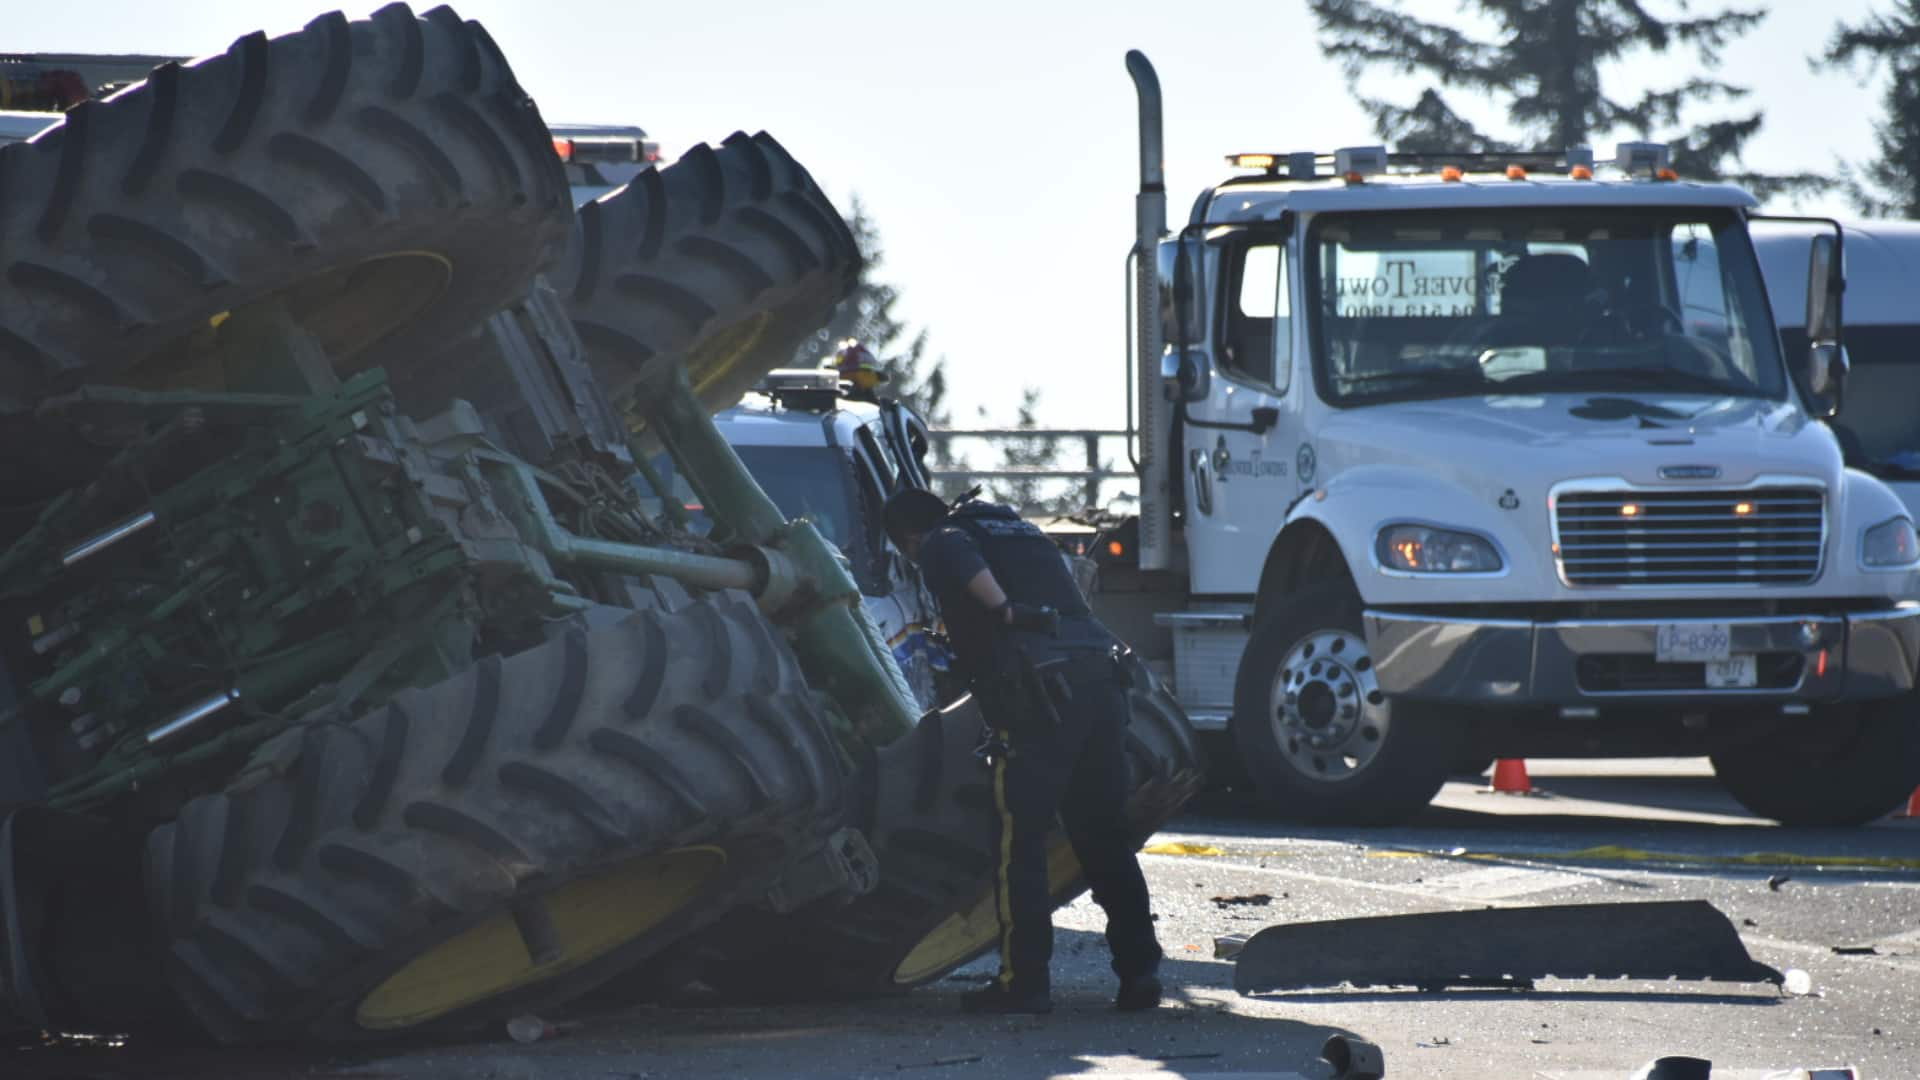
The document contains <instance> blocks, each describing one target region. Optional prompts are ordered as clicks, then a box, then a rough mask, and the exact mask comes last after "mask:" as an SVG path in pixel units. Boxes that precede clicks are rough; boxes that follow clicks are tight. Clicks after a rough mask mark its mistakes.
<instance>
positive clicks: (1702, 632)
mask: <svg viewBox="0 0 1920 1080" xmlns="http://www.w3.org/2000/svg"><path fill="white" fill-rule="evenodd" d="M1732 654H1733V633H1732V631H1730V630H1728V629H1727V624H1726V623H1667V624H1665V625H1664V626H1662V627H1660V629H1659V630H1658V631H1656V632H1655V634H1654V637H1653V658H1654V659H1655V660H1657V661H1659V662H1660V663H1662V664H1700V663H1706V662H1709V661H1713V660H1725V659H1727V658H1728V657H1729V656H1731V655H1732Z"/></svg>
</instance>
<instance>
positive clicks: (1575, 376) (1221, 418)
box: [1100, 53, 1920, 822]
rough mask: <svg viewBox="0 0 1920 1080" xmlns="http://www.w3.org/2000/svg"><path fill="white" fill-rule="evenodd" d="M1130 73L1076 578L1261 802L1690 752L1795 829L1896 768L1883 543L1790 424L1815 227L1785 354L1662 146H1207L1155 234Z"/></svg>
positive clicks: (1372, 809) (1149, 156)
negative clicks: (1131, 471) (1793, 359)
mask: <svg viewBox="0 0 1920 1080" xmlns="http://www.w3.org/2000/svg"><path fill="white" fill-rule="evenodd" d="M1128 66H1129V69H1130V70H1131V71H1132V73H1133V75H1134V78H1135V82H1136V85H1137V87H1138V89H1139V92H1140V97H1141V137H1142V144H1141V161H1142V177H1141V181H1142V182H1141V195H1140V199H1139V215H1138V222H1137V225H1138V228H1137V235H1136V246H1135V249H1134V256H1133V259H1134V262H1133V267H1134V275H1133V282H1134V285H1135V288H1136V292H1135V296H1134V300H1133V311H1134V314H1135V319H1136V326H1135V347H1136V352H1135V363H1136V365H1137V367H1136V370H1135V378H1137V380H1138V381H1137V384H1136V385H1137V388H1138V395H1137V396H1138V399H1139V402H1140V412H1141V416H1140V421H1139V429H1138V445H1137V448H1136V450H1137V460H1138V464H1139V471H1140V476H1141V514H1140V518H1139V521H1138V525H1137V534H1133V533H1129V534H1128V535H1127V536H1126V537H1123V538H1122V544H1121V546H1122V548H1123V549H1126V550H1128V551H1129V552H1130V553H1131V554H1132V555H1133V556H1134V557H1135V558H1136V559H1137V562H1134V563H1132V565H1125V566H1116V565H1113V561H1112V560H1108V561H1109V565H1108V566H1107V567H1105V568H1104V569H1103V572H1102V578H1101V580H1102V583H1103V585H1102V591H1101V595H1100V608H1101V612H1102V614H1103V616H1105V617H1106V618H1107V619H1108V621H1109V622H1110V624H1112V625H1114V626H1115V627H1116V629H1118V630H1119V631H1120V632H1121V633H1122V634H1123V636H1127V637H1128V638H1129V639H1130V640H1132V641H1134V642H1135V644H1136V647H1141V646H1142V645H1143V644H1144V645H1145V649H1144V651H1146V652H1148V654H1149V656H1150V658H1151V657H1152V656H1153V654H1154V653H1158V654H1160V655H1159V658H1160V659H1162V660H1163V661H1166V662H1170V666H1171V672H1172V675H1173V678H1174V685H1175V687H1176V691H1177V693H1178V695H1179V697H1180V698H1181V700H1182V703H1183V704H1184V705H1185V706H1186V708H1187V709H1188V711H1189V714H1190V715H1191V716H1193V717H1194V719H1195V720H1196V721H1199V722H1200V723H1202V724H1203V725H1205V724H1207V723H1208V722H1209V721H1211V726H1213V727H1215V728H1216V729H1218V728H1221V727H1224V728H1225V730H1226V731H1227V732H1228V733H1229V734H1230V736H1231V739H1232V743H1233V745H1234V748H1235V750H1236V751H1237V754H1236V755H1235V756H1236V758H1237V760H1238V762H1239V764H1240V765H1241V766H1243V767H1244V769H1245V770H1246V772H1247V774H1248V775H1249V777H1250V778H1251V780H1252V781H1253V783H1254V784H1255V786H1256V787H1258V788H1259V790H1260V791H1261V792H1262V793H1263V794H1264V795H1265V796H1266V797H1267V798H1268V800H1269V801H1270V802H1271V803H1272V804H1273V806H1274V807H1275V808H1276V809H1278V810H1280V811H1281V812H1283V813H1285V814H1287V815H1289V816H1293V817H1297V818H1304V819H1310V820H1323V821H1343V822H1366V821H1390V820H1394V819H1398V818H1402V817H1405V816H1406V815H1408V814H1410V813H1412V812H1414V811H1415V810H1417V809H1418V808H1420V807H1421V806H1424V805H1425V804H1426V803H1427V802H1428V801H1429V800H1430V799H1431V798H1432V796H1433V794H1434V793H1435V791H1437V790H1438V788H1439V786H1440V784H1441V782H1442V781H1443V779H1444V777H1445V776H1446V775H1447V773H1448V772H1449V770H1450V768H1451V767H1452V766H1454V765H1456V764H1457V763H1460V762H1462V761H1472V760H1475V759H1480V760H1484V759H1485V758H1487V757H1491V756H1496V755H1497V756H1502V757H1517V756H1531V755H1546V754H1552V755H1565V756H1635V755H1652V754H1675V753H1679V754H1687V753H1696V754H1697V753H1705V754H1711V755H1712V757H1713V761H1714V764H1715V767H1716V771H1717V772H1718V774H1719V776H1720V777H1721V779H1722V781H1723V782H1724V783H1725V784H1726V785H1727V787H1728V788H1729V789H1730V790H1731V791H1732V793H1733V794H1734V795H1736V796H1737V797H1738V798H1739V799H1741V801H1742V802H1744V803H1745V804H1746V805H1747V806H1749V807H1750V808H1752V809H1754V810H1755V811H1757V812H1759V813H1761V814H1763V815H1766V816H1769V817H1774V818H1777V819H1780V820H1783V821H1794V822H1853V821H1864V820H1868V819H1870V818H1873V817H1877V816H1879V815H1880V814H1882V813H1884V812H1886V811H1887V810H1889V809H1891V808H1892V807H1893V806H1894V805H1896V804H1897V803H1898V802H1899V801H1900V800H1901V799H1902V798H1903V797H1904V795H1905V793H1906V792H1907V791H1910V790H1912V788H1913V786H1914V784H1915V781H1916V779H1920V728H1917V727H1916V723H1917V722H1920V717H1916V714H1915V713H1914V711H1913V707H1912V706H1913V694H1912V690H1913V687H1914V681H1915V671H1916V665H1917V664H1920V604H1916V599H1920V543H1917V542H1916V537H1915V533H1914V527H1913V521H1912V517H1911V515H1910V513H1909V512H1908V510H1907V509H1906V508H1905V507H1904V506H1903V505H1902V504H1901V502H1900V500H1899V499H1898V498H1897V497H1896V496H1895V495H1894V493H1893V492H1892V491H1890V490H1889V489H1888V487H1887V486H1886V484H1884V483H1882V482H1881V481H1880V480H1878V479H1876V478H1874V477H1873V476H1871V475H1868V474H1867V473H1865V472H1862V471H1858V470H1854V469H1849V468H1846V467H1845V466H1844V465H1843V463H1842V456H1841V450H1840V446H1839V444H1838V442H1837V441H1836V439H1835V437H1834V434H1833V432H1832V431H1831V430H1830V429H1829V428H1828V426H1827V425H1826V424H1825V423H1822V422H1821V418H1822V417H1825V416H1828V415H1830V414H1831V413H1832V411H1833V409H1834V408H1835V407H1836V405H1837V403H1838V401H1839V397H1840V384H1841V380H1842V378H1843V377H1844V374H1845V363H1844V358H1843V356H1842V355H1841V353H1840V349H1839V336H1840V329H1839V315H1840V305H1839V300H1840V293H1841V289H1842V285H1843V282H1842V278H1841V275H1840V265H1841V264H1840V255H1841V250H1840V249H1841V242H1842V236H1841V233H1840V231H1839V230H1838V229H1837V228H1829V229H1828V230H1827V231H1826V232H1824V233H1822V234H1821V235H1820V236H1818V237H1817V238H1814V239H1813V240H1812V241H1811V242H1810V243H1809V244H1808V248H1807V252H1808V253H1807V255H1806V256H1805V257H1804V259H1803V263H1802V266H1803V268H1805V269H1803V271H1802V274H1801V285H1802V291H1803V293H1805V294H1807V295H1808V297H1809V301H1810V303H1809V306H1810V308H1811V310H1812V311H1813V312H1814V318H1813V320H1812V337H1813V341H1814V345H1813V347H1812V348H1811V349H1807V350H1803V356H1804V357H1805V360H1804V363H1805V370H1804V371H1802V372H1800V373H1799V377H1798V378H1797V379H1796V377H1795V375H1794V374H1793V373H1790V372H1789V370H1788V366H1787V364H1786V362H1785V360H1784V359H1783V351H1782V348H1781V343H1780V335H1779V333H1778V332H1777V330H1776V325H1775V322H1774V318H1773V316H1772V314H1771V312H1770V309H1769V303H1768V298H1767V292H1766V288H1765V285H1764V284H1763V282H1762V279H1761V274H1760V267H1759V264H1758V261H1757V260H1756V257H1755V254H1754V248H1753V244H1752V241H1751V239H1750V237H1749V224H1750V222H1752V221H1753V220H1754V219H1755V218H1756V217H1757V215H1756V214H1755V212H1754V207H1755V203H1754V200H1753V198H1752V197H1751V196H1749V195H1748V194H1747V193H1746V192H1744V191H1741V190H1739V189H1737V188H1733V187H1728V186H1723V185H1718V184H1700V183H1692V182H1687V181H1684V180H1681V179H1679V178H1677V177H1675V176H1674V175H1673V173H1672V172H1671V170H1670V169H1668V168H1667V164H1666V152H1665V148H1664V147H1660V146H1657V145H1653V144H1645V143H1629V144H1623V145H1622V146H1621V147H1620V148H1619V151H1618V154H1617V155H1616V158H1615V160H1614V161H1612V162H1596V161H1595V160H1594V159H1593V156H1592V154H1591V153H1590V152H1588V151H1584V150H1579V149H1576V150H1573V151H1568V152H1565V153H1553V154H1543V153H1534V154H1510V155H1497V156H1493V157H1485V158H1483V157H1478V156H1475V155H1468V154H1455V155H1444V154H1443V155H1418V156H1416V155H1399V154H1388V153H1386V152H1385V151H1384V150H1383V149H1381V148H1378V147H1362V148H1353V149H1348V150H1342V151H1339V152H1338V153H1335V154H1257V155H1237V156H1236V157H1235V158H1233V159H1230V160H1232V161H1233V162H1234V163H1235V164H1237V165H1240V166H1242V167H1244V168H1250V169H1252V170H1253V172H1252V173H1251V174H1250V175H1245V176H1240V177H1236V178H1234V179H1231V180H1228V181H1226V182H1224V183H1221V184H1219V185H1217V186H1215V187H1213V188H1209V189H1207V190H1206V191H1204V192H1202V193H1201V194H1200V196H1199V197H1198V198H1197V199H1196V200H1195V202H1194V205H1193V211H1192V214H1191V215H1190V217H1189V219H1188V223H1187V225H1186V226H1185V227H1184V228H1182V229H1181V230H1180V231H1179V232H1178V233H1177V234H1173V235H1168V234H1167V232H1166V229H1165V227H1164V224H1163V218H1164V202H1163V200H1164V197H1165V196H1164V189H1163V181H1162V177H1161V174H1160V164H1159V163H1160V133H1159V111H1160V110H1159V89H1158V83H1157V79H1156V78H1155V76H1154V74H1153V70H1152V68H1151V65H1149V64H1148V63H1147V62H1146V59H1145V57H1143V56H1141V55H1140V54H1138V53H1132V54H1129V57H1128ZM1162 342H1164V343H1165V347H1164V349H1163V347H1162ZM1796 383H1798V385H1796ZM1129 419H1130V426H1131V419H1132V418H1131V417H1130V418H1129Z"/></svg>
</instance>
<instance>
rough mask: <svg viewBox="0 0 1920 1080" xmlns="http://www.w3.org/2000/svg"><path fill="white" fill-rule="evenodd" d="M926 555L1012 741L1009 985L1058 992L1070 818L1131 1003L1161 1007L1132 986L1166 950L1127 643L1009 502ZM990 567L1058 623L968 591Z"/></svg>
mask: <svg viewBox="0 0 1920 1080" xmlns="http://www.w3.org/2000/svg"><path fill="white" fill-rule="evenodd" d="M919 562H920V567H921V570H922V572H923V574H924V575H925V578H926V581H927V584H928V586H929V587H930V588H931V589H932V590H933V591H934V594H935V595H936V596H937V597H938V599H939V601H940V611H941V616H942V618H943V619H944V620H945V622H946V625H947V633H948V635H949V637H950V638H951V639H952V642H953V648H954V653H955V655H956V660H957V661H958V664H959V666H960V668H961V670H962V671H963V672H964V673H965V674H966V675H967V676H968V677H969V679H970V680H971V682H972V685H973V687H974V690H975V694H976V696H977V697H979V698H980V700H981V705H982V707H983V709H984V710H985V711H986V714H987V720H988V723H989V724H990V725H991V726H992V727H993V728H994V729H995V733H996V735H997V736H998V739H999V740H1000V741H1001V742H1003V743H1004V744H1005V746H1006V747H1007V750H1006V752H1005V753H1000V754H996V755H995V756H994V759H993V766H992V767H993V770H994V801H995V810H996V815H995V822H994V828H995V840H996V851H997V852H998V868H997V871H996V874H995V886H996V889H997V891H998V900H999V916H1000V931H1001V943H1000V978H999V987H1000V989H1001V991H1002V992H1003V993H1004V994H1006V995H1008V997H1009V998H1018V999H1026V1000H1044V999H1045V998H1046V995H1047V994H1048V991H1049V977H1048V967H1049V962H1050V961H1051V959H1052V956H1053V901H1052V898H1051V896H1050V895H1049V891H1048V888H1047V852H1046V840H1047V833H1048V831H1049V830H1050V828H1051V827H1052V824H1053V821H1054V817H1055V815H1056V814H1058V815H1059V817H1060V820H1061V821H1062V823H1063V824H1064V825H1065V826H1066V832H1067V838H1068V839H1069V840H1070V841H1071V842H1072V844H1073V851H1074V854H1075V855H1076V856H1077V857H1078V858H1079V861H1080V866H1081V869H1082V870H1083V871H1084V872H1085V875H1086V879H1087V883H1088V885H1089V886H1091V888H1092V890H1093V898H1094V900H1095V901H1097V902H1098V903H1099V904H1100V906H1101V907H1102V908H1104V909H1106V913H1107V945H1108V947H1109V948H1110V949H1111V950H1112V952H1113V970H1114V972H1115V973H1116V974H1118V975H1119V976H1120V978H1121V986H1122V997H1121V1001H1120V1003H1121V1005H1122V1007H1150V1006H1151V1005H1152V1004H1154V1003H1157V1002H1158V1000H1159V984H1158V982H1157V981H1154V982H1153V983H1152V991H1151V1000H1140V1001H1137V1002H1136V1003H1135V1004H1133V1005H1129V1004H1128V1001H1127V996H1128V988H1129V986H1130V985H1138V984H1139V982H1140V980H1142V978H1143V977H1145V976H1152V975H1153V974H1154V973H1155V972H1156V971H1157V970H1158V968H1159V965H1160V957H1161V953H1160V945H1159V943H1158V942H1157V941H1155V940H1154V933H1153V917H1152V915H1151V914H1150V912H1149V910H1148V900H1147V883H1146V879H1145V878H1144V877H1143V876H1142V875H1141V873H1140V864H1139V862H1138V860H1136V859H1135V858H1134V851H1135V848H1136V846H1137V843H1136V839H1135V837H1134V836H1133V835H1132V832H1131V830H1130V829H1129V827H1128V825H1127V822H1126V815H1125V803H1126V797H1127V763H1126V756H1125V746H1126V735H1125V724H1126V722H1127V718H1128V715H1129V708H1128V704H1127V697H1126V685H1125V681H1124V680H1125V676H1124V669H1123V668H1122V667H1121V666H1120V659H1119V657H1120V653H1119V650H1118V649H1117V648H1116V646H1117V643H1116V642H1115V640H1114V638H1113V636H1112V635H1111V634H1110V633H1108V632H1107V629H1106V628H1105V627H1104V626H1102V625H1101V624H1100V623H1099V622H1098V621H1097V620H1096V619H1094V618H1093V615H1092V613H1091V612H1089V611H1088V609H1087V605H1086V602H1085V600H1084V599H1083V598H1082V597H1081V595H1080V590H1079V588H1078V587H1077V586H1076V585H1075V584H1074V581H1073V576H1072V574H1071V572H1070V571H1069V570H1068V568H1067V565H1066V562H1065V560H1064V559H1062V557H1061V555H1060V552H1059V550H1058V549H1057V548H1055V547H1054V545H1053V544H1052V542H1051V541H1049V540H1048V539H1047V538H1046V536H1045V535H1044V534H1042V533H1041V532H1040V530H1039V529H1037V528H1035V527H1034V526H1032V525H1031V524H1029V523H1027V522H1025V521H1023V520H1021V518H1020V516H1019V515H1018V514H1016V513H1015V512H1014V511H1013V510H1012V509H1010V508H1008V507H1005V506H999V505H996V504H993V503H986V502H970V503H967V504H966V505H964V506H962V507H961V508H959V509H958V510H956V511H954V512H953V513H952V514H950V515H948V517H947V518H946V519H945V520H944V521H943V522H941V523H940V525H939V526H937V527H936V528H934V529H933V530H932V531H931V532H930V533H928V534H927V535H926V536H925V537H924V539H923V540H922V542H921V549H920V558H919ZM983 569H990V570H992V571H993V576H994V578H995V579H996V580H997V581H998V582H999V583H1000V587H1001V589H1002V590H1004V591H1005V593H1006V594H1007V598H1008V600H1009V601H1010V602H1012V603H1015V604H1021V605H1035V606H1037V605H1045V606H1048V607H1051V608H1053V609H1054V610H1055V611H1057V612H1058V613H1059V614H1060V622H1059V629H1058V632H1057V633H1055V634H1045V633H1038V632H1029V631H1021V630H1014V629H1012V628H1010V627H1008V626H1006V625H1005V623H1004V614H1003V613H1001V612H998V611H992V610H989V609H988V608H986V607H985V606H984V605H982V604H981V603H980V601H979V600H977V599H975V598H974V597H973V596H972V595H971V594H969V593H968V592H967V588H966V586H967V582H969V581H970V580H972V579H973V578H974V577H975V576H977V575H978V574H979V573H980V571H981V570H983ZM1022 656H1024V658H1025V661H1026V662H1027V663H1025V664H1023V663H1022ZM1029 664H1030V665H1031V667H1030V668H1029V667H1028V665H1029ZM1029 671H1030V672H1031V673H1032V675H1034V676H1037V681H1038V683H1039V685H1040V686H1041V687H1044V688H1045V690H1044V699H1040V697H1039V695H1036V694H1034V693H1032V692H1028V693H1025V694H1023V693H1022V687H1023V683H1025V684H1026V685H1027V686H1028V687H1029V688H1030V687H1031V684H1032V682H1033V681H1034V680H1033V679H1032V678H1031V677H1027V678H1023V673H1024V672H1029ZM1136 997H1137V995H1136Z"/></svg>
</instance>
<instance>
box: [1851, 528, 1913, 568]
mask: <svg viewBox="0 0 1920 1080" xmlns="http://www.w3.org/2000/svg"><path fill="white" fill-rule="evenodd" d="M1916 562H1920V537H1916V536H1915V535H1914V532H1913V522H1911V521H1909V520H1907V519H1906V518H1903V517H1897V518H1894V519H1893V520H1892V521H1883V522H1881V523H1880V524H1878V525H1875V526H1874V527H1873V528H1871V529H1868V530H1867V531H1866V532H1865V533H1864V534H1863V535H1862V536H1861V537H1860V565H1862V566H1870V567H1874V568H1877V569H1884V568H1886V567H1895V566H1912V565H1913V564H1914V563H1916Z"/></svg>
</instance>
